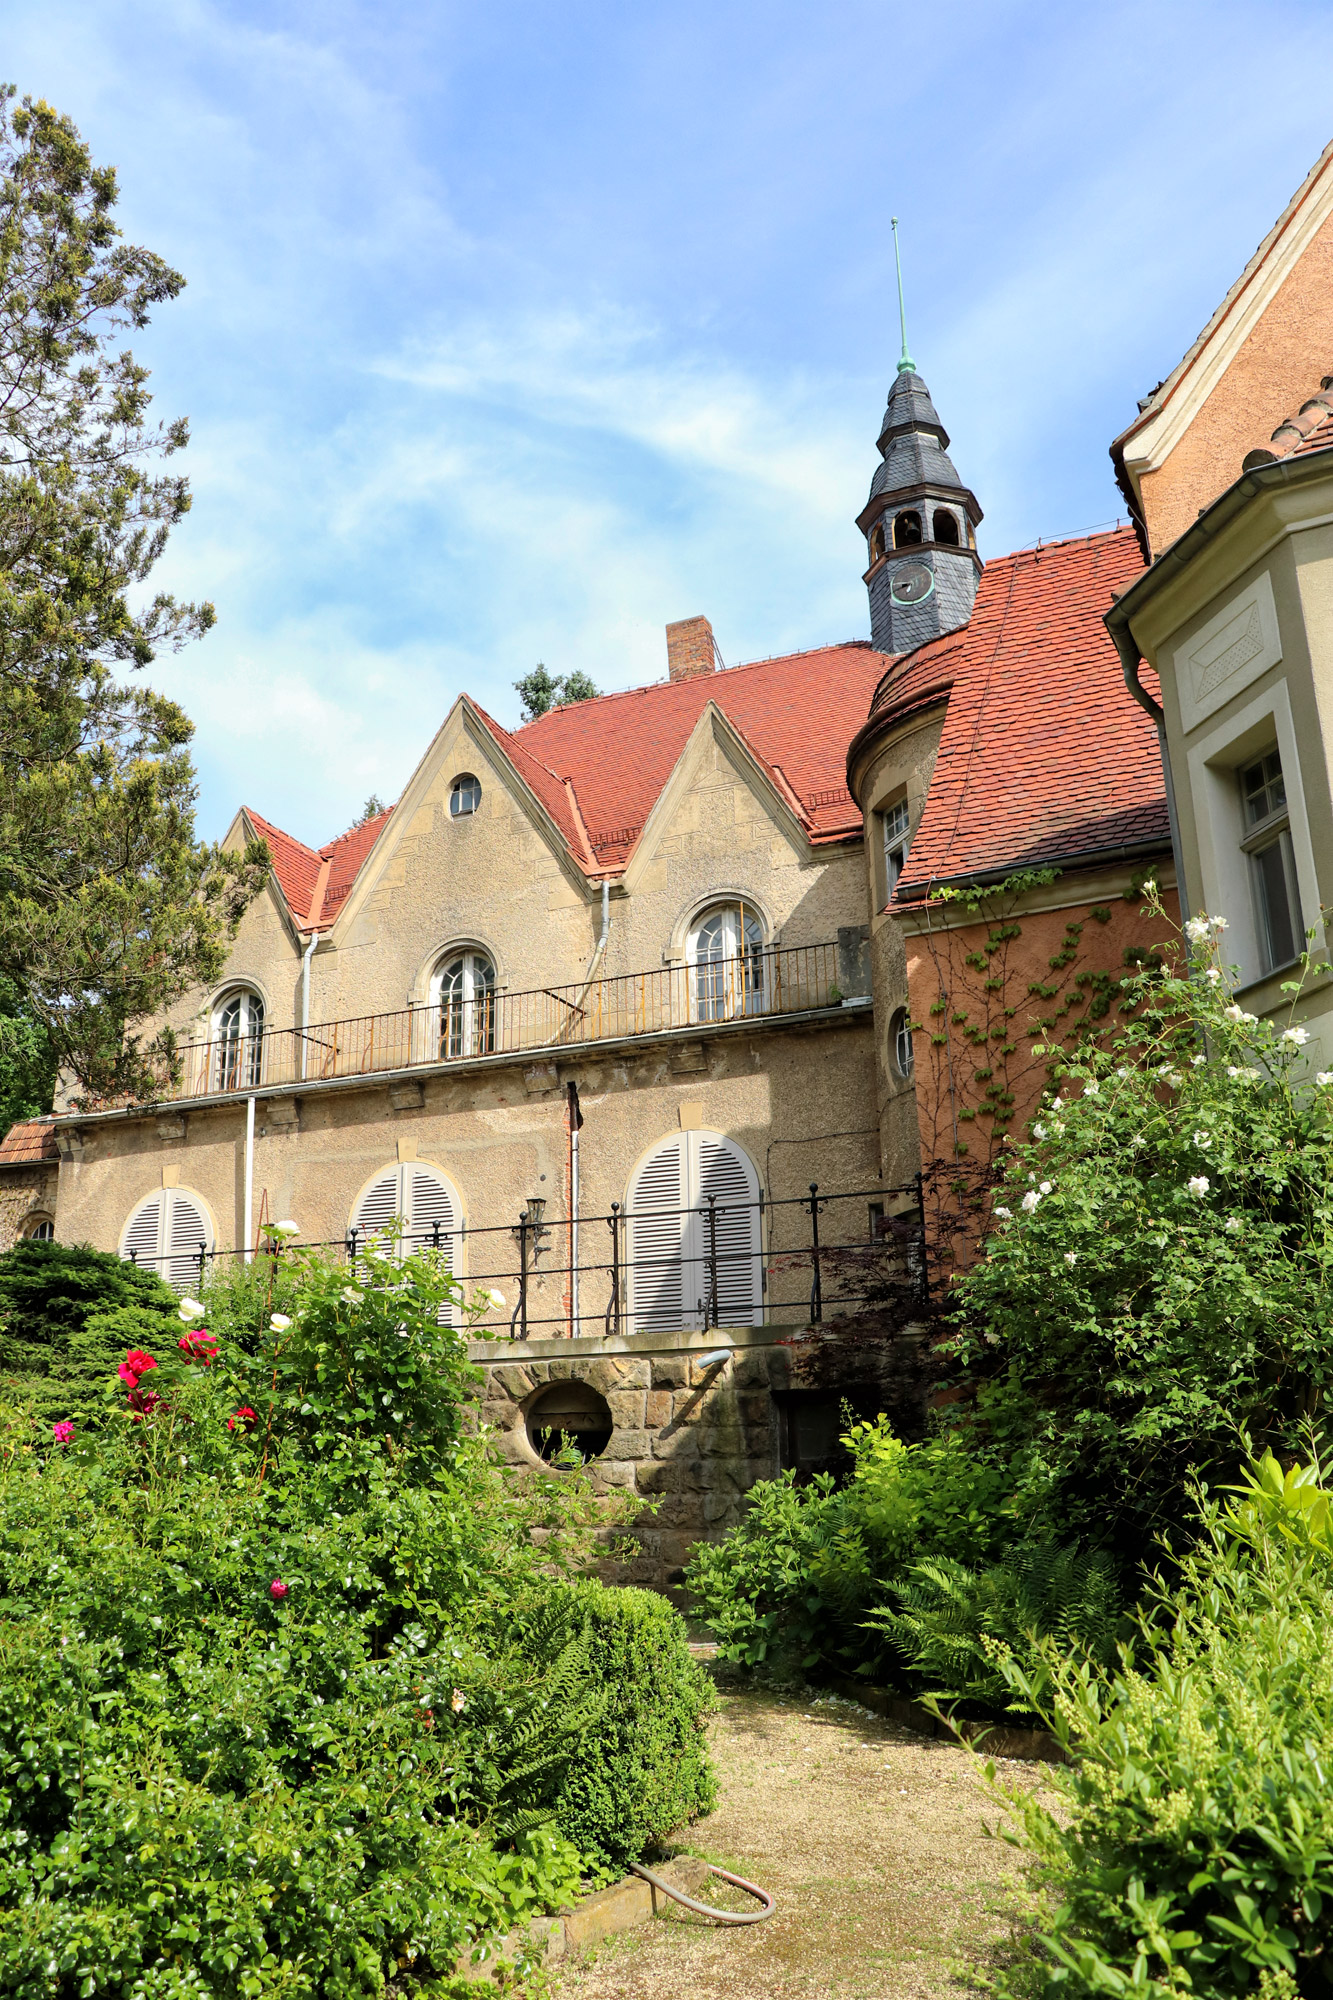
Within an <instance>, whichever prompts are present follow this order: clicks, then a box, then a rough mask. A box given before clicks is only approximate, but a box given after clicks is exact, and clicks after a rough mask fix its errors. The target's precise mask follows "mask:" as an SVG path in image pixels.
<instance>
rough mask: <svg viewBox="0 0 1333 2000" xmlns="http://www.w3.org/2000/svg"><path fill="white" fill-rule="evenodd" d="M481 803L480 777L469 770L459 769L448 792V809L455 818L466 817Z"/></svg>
mask: <svg viewBox="0 0 1333 2000" xmlns="http://www.w3.org/2000/svg"><path fill="white" fill-rule="evenodd" d="M480 804H481V779H480V778H474V777H473V775H472V773H471V771H460V772H459V774H458V776H457V777H456V778H455V779H454V783H453V789H452V791H451V792H450V794H449V810H450V812H451V813H452V814H453V816H454V818H455V819H466V818H468V816H469V815H470V814H471V813H474V812H476V810H477V808H478V806H479V805H480Z"/></svg>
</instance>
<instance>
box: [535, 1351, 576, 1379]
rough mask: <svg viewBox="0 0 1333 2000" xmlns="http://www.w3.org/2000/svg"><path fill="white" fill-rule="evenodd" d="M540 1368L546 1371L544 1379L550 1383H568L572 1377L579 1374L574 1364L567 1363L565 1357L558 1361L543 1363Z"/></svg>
mask: <svg viewBox="0 0 1333 2000" xmlns="http://www.w3.org/2000/svg"><path fill="white" fill-rule="evenodd" d="M539 1366H540V1367H542V1368H544V1369H545V1370H546V1375H545V1378H544V1379H545V1380H546V1381H548V1382H568V1381H569V1380H570V1378H571V1376H573V1375H576V1374H578V1372H579V1371H578V1370H577V1369H576V1368H575V1366H574V1363H573V1362H572V1361H566V1360H565V1358H564V1356H563V1355H561V1356H560V1358H559V1359H558V1360H556V1361H543V1362H541V1363H539Z"/></svg>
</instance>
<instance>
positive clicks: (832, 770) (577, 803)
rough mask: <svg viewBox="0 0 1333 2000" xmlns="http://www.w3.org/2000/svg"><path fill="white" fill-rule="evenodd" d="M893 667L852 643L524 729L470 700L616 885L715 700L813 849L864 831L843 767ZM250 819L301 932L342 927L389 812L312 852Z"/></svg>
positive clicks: (584, 863) (575, 849) (654, 690)
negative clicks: (879, 684)
mask: <svg viewBox="0 0 1333 2000" xmlns="http://www.w3.org/2000/svg"><path fill="white" fill-rule="evenodd" d="M884 660H885V656H884V654H883V653H877V652H875V651H874V649H873V648H872V647H871V646H870V644H869V642H868V641H866V640H864V639H853V640H849V641H848V642H847V643H846V644H845V645H840V646H821V647H819V648H817V649H816V650H815V651H814V652H810V653H791V654H788V655H787V656H786V657H784V658H781V659H776V660H759V661H756V662H755V663H754V664H753V665H751V666H745V667H731V668H728V669H726V670H725V671H723V672H721V673H715V674H700V675H698V676H696V677H695V678H694V679H692V680H688V681H663V682H659V683H658V684H657V685H656V686H653V687H646V688H635V689H632V690H631V691H630V692H629V693H627V694H607V695H598V696H597V697H596V698H595V699H594V700H590V701H580V702H574V703H571V705H570V706H569V707H567V708H556V709H552V710H551V711H550V712H549V714H547V715H544V716H541V717H540V718H539V719H538V720H537V721H536V722H530V723H528V724H527V726H526V727H525V728H523V729H519V730H508V729H505V728H503V727H502V726H501V725H500V724H499V723H498V722H496V721H495V720H494V719H493V718H492V717H491V716H489V715H487V714H486V712H485V710H484V709H482V708H478V707H477V705H476V703H475V702H474V703H472V707H473V710H474V712H475V713H476V715H477V717H478V719H479V720H480V722H481V723H482V725H483V726H484V727H485V728H486V729H488V730H489V731H490V733H491V735H492V736H493V737H494V739H495V742H496V744H497V746H498V748H499V749H500V750H501V751H502V752H503V753H504V755H505V756H506V757H507V758H508V759H509V760H510V762H511V763H512V764H513V767H514V769H515V770H516V771H517V773H518V775H519V776H520V777H521V778H522V780H523V781H524V783H525V784H526V785H527V786H528V787H529V788H530V790H531V791H532V792H533V793H534V794H535V795H536V797H537V798H538V799H539V800H540V802H541V804H542V805H543V806H544V807H545V808H546V811H547V812H548V813H549V814H550V816H551V819H552V820H553V821H554V823H555V825H556V827H557V828H558V830H559V832H560V835H561V837H562V839H563V840H564V841H565V844H566V846H567V847H568V849H569V852H570V854H571V855H572V856H573V858H574V860H575V862H576V863H577V864H578V866H579V867H580V868H582V869H583V870H584V871H585V873H587V874H590V875H597V876H600V875H616V874H619V873H620V872H621V870H622V869H623V868H624V866H625V864H626V862H627V861H628V859H629V857H630V855H631V854H632V852H633V850H634V846H635V843H636V841H637V840H638V838H639V836H640V834H641V833H642V831H643V827H644V822H645V821H646V820H647V818H648V815H649V814H650V812H651V811H652V809H653V806H654V805H655V804H656V802H657V799H658V797H659V795H660V793H661V791H662V787H663V786H664V785H665V784H666V781H667V779H668V778H669V777H670V775H671V773H672V771H673V770H674V768H675V766H676V763H677V761H678V759H679V757H680V754H681V751H682V750H683V749H684V748H685V745H686V742H687V741H688V739H689V735H690V732H691V730H692V729H693V728H694V726H695V724H696V723H697V722H698V720H699V717H700V715H701V714H702V713H703V710H704V707H705V704H706V703H707V702H709V701H713V702H715V703H716V704H717V706H718V707H719V708H720V709H721V710H722V712H723V714H724V715H725V716H726V717H727V720H728V721H729V722H730V723H731V725H732V727H733V728H734V729H735V731H736V733H737V734H738V736H740V737H741V738H742V740H743V741H744V742H745V743H746V745H747V747H748V748H749V750H750V752H751V754H752V755H753V756H754V758H755V760H756V761H757V763H758V764H759V765H760V767H761V768H762V769H763V770H765V771H766V772H767V774H768V776H769V778H770V779H771V780H772V782H773V784H774V786H775V787H776V788H777V790H778V791H779V792H780V793H781V794H782V796H783V798H784V799H785V800H786V801H787V804H788V805H789V806H790V807H791V809H792V810H793V812H795V813H796V815H797V817H798V818H800V819H801V820H802V822H803V823H804V825H805V827H806V831H807V833H808V835H809V837H810V839H811V840H812V841H813V842H816V843H821V842H826V841H831V840H845V839H848V838H849V837H853V836H856V835H859V834H860V831H861V815H860V812H859V810H858V808H857V806H856V804H855V802H854V801H853V799H852V797H851V794H850V793H849V792H848V790H847V782H846V775H845V769H844V764H845V758H846V750H847V743H848V740H849V738H850V737H851V736H852V735H853V733H854V732H855V730H856V729H857V728H858V727H859V726H860V723H861V721H862V719H863V717H864V715H865V711H866V703H867V702H868V700H869V699H870V694H871V691H872V689H873V688H874V686H875V683H876V681H877V680H878V679H879V677H880V675H881V674H882V673H883V671H884ZM246 811H247V817H248V818H249V820H250V822H251V824H252V825H253V827H254V829H255V832H256V833H257V834H259V835H260V836H261V837H262V838H263V839H264V840H266V841H267V842H268V844H269V850H270V852H271V854H272V856H273V872H274V874H275V875H276V876H277V879H278V885H279V887H280V888H281V890H282V893H283V895H284V896H285V897H286V899H287V904H288V907H289V908H290V910H291V913H292V917H293V920H294V922H295V923H296V926H297V928H298V929H300V930H315V929H320V928H327V926H328V925H329V924H331V923H332V922H333V920H334V918H335V917H336V916H337V914H338V911H339V909H340V908H341V906H342V904H343V902H344V901H345V900H346V898H347V895H348V892H349V891H350V890H351V888H352V885H353V884H354V882H355V881H356V878H357V875H358V874H359V872H360V870H361V868H362V867H363V865H364V863H365V861H366V858H367V856H368V855H369V853H370V851H371V849H372V848H373V847H374V845H375V842H376V840H377V839H378V837H379V835H380V833H381V832H382V831H383V829H384V827H385V826H386V825H387V824H388V821H389V819H390V817H391V814H392V808H390V810H389V811H388V812H385V813H381V814H380V815H379V816H378V817H377V818H375V819H372V820H367V821H366V822H365V824H364V825H362V826H356V827H353V828H352V829H351V831H350V832H348V833H344V834H342V835H340V836H339V838H338V839H337V840H332V841H330V842H329V843H328V844H327V846H324V847H320V848H313V847H307V846H306V845H305V844H304V842H302V841H299V840H294V839H293V838H292V836H291V835H290V834H287V833H284V832H283V831H282V829H281V828H280V827H276V826H274V825H273V824H272V823H271V822H270V821H268V820H266V819H261V818H260V816H259V814H258V813H256V812H252V811H250V809H249V808H248V807H247V809H246Z"/></svg>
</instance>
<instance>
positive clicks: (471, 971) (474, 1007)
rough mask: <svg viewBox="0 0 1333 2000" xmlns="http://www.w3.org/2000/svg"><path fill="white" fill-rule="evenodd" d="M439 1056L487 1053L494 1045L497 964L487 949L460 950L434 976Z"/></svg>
mask: <svg viewBox="0 0 1333 2000" xmlns="http://www.w3.org/2000/svg"><path fill="white" fill-rule="evenodd" d="M434 984H435V1003H436V1005H437V1006H438V1007H439V1010H440V1044H439V1046H440V1055H441V1058H442V1059H446V1060H447V1059H448V1058H449V1057H451V1056H485V1055H489V1054H490V1053H491V1051H492V1049H494V1047H495V967H494V965H492V963H491V961H490V959H489V958H488V957H487V956H486V954H485V952H484V951H472V950H467V951H458V952H454V953H452V954H451V956H450V957H448V958H446V959H445V960H444V961H443V963H442V964H441V966H440V969H439V971H438V972H437V973H436V975H435V981H434Z"/></svg>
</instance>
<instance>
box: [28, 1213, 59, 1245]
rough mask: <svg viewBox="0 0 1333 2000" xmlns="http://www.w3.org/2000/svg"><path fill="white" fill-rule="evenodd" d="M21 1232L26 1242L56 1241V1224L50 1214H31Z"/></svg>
mask: <svg viewBox="0 0 1333 2000" xmlns="http://www.w3.org/2000/svg"><path fill="white" fill-rule="evenodd" d="M20 1234H21V1236H22V1237H23V1240H24V1242H25V1243H54V1241H55V1235H56V1226H55V1223H54V1222H53V1221H52V1219H51V1217H50V1216H49V1215H30V1216H28V1217H26V1218H25V1220H24V1224H23V1228H22V1230H21V1231H20Z"/></svg>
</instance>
